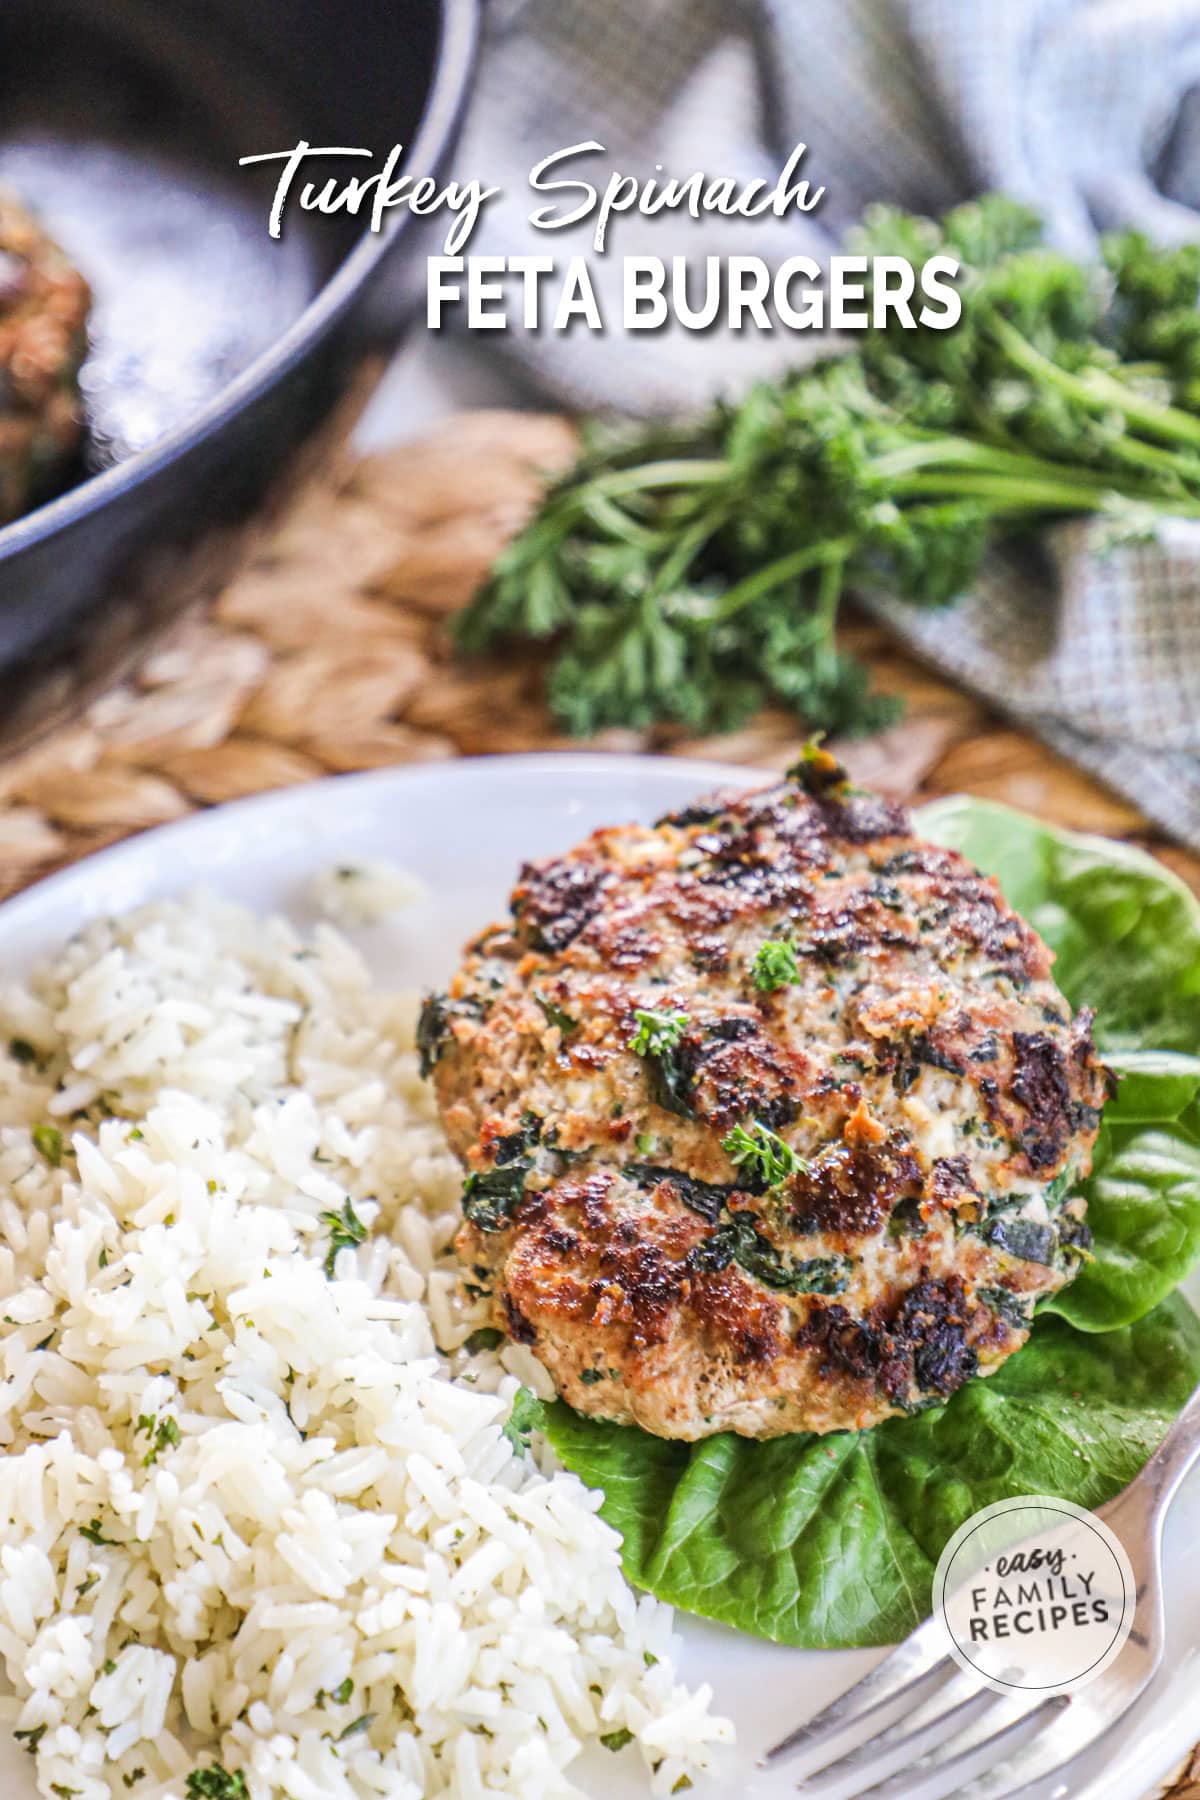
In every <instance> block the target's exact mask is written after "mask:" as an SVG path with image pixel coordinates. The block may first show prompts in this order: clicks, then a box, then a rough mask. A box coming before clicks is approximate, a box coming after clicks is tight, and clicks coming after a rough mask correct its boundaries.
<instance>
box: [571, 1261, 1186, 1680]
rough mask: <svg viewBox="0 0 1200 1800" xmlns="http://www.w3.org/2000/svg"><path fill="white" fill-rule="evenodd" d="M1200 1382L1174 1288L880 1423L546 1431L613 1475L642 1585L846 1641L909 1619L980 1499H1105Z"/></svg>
mask: <svg viewBox="0 0 1200 1800" xmlns="http://www.w3.org/2000/svg"><path fill="white" fill-rule="evenodd" d="M1197 1381H1200V1320H1197V1318H1196V1315H1195V1314H1194V1313H1193V1311H1192V1309H1191V1307H1190V1306H1189V1305H1188V1304H1187V1302H1186V1301H1185V1300H1184V1299H1183V1298H1182V1296H1180V1295H1175V1296H1174V1297H1173V1298H1172V1299H1170V1300H1168V1301H1166V1302H1165V1303H1164V1304H1163V1305H1162V1306H1160V1307H1158V1308H1157V1309H1156V1310H1155V1311H1154V1312H1152V1313H1150V1314H1149V1315H1148V1316H1147V1317H1146V1318H1143V1319H1141V1320H1140V1321H1139V1322H1138V1323H1137V1324H1136V1325H1134V1326H1131V1327H1129V1328H1128V1329H1126V1330H1122V1331H1112V1332H1107V1333H1105V1334H1103V1335H1098V1334H1095V1333H1084V1332H1080V1331H1076V1330H1074V1329H1073V1328H1072V1327H1071V1326H1070V1325H1068V1324H1067V1323H1066V1322H1065V1320H1062V1319H1056V1318H1041V1319H1039V1320H1038V1322H1037V1324H1036V1326H1035V1328H1034V1332H1033V1335H1032V1337H1031V1339H1030V1341H1029V1343H1028V1344H1027V1345H1026V1347H1025V1348H1024V1349H1023V1350H1021V1351H1020V1352H1019V1353H1018V1354H1017V1355H1016V1356H1013V1357H1010V1359H1009V1360H1008V1362H1006V1363H1004V1364H1003V1365H1002V1367H1001V1368H1000V1369H999V1370H998V1371H997V1372H996V1374H995V1375H992V1376H989V1377H988V1378H987V1379H986V1380H983V1381H974V1382H971V1383H969V1384H968V1385H967V1386H966V1387H965V1388H962V1389H961V1390H960V1391H959V1392H958V1393H957V1394H955V1395H954V1397H953V1398H952V1399H951V1400H949V1401H948V1402H947V1403H946V1405H945V1406H939V1407H936V1408H932V1409H931V1410H930V1411H928V1412H924V1413H920V1414H917V1415H916V1416H914V1417H912V1418H907V1419H889V1420H887V1421H886V1423H884V1424H882V1425H879V1426H876V1427H875V1429H874V1430H873V1431H864V1432H859V1433H852V1432H837V1433H834V1434H831V1435H830V1436H828V1437H814V1436H795V1437H783V1438H774V1439H769V1440H767V1441H766V1442H755V1441H754V1440H752V1439H748V1438H739V1437H735V1436H734V1435H733V1433H731V1432H725V1433H723V1434H722V1435H721V1436H720V1437H714V1438H708V1439H706V1440H705V1441H704V1442H702V1443H699V1444H681V1443H676V1442H668V1441H667V1440H665V1439H662V1438H655V1437H651V1436H650V1435H649V1434H648V1433H647V1432H643V1431H639V1430H637V1429H636V1428H634V1427H630V1426H622V1425H608V1424H605V1423H603V1422H601V1421H599V1420H596V1419H585V1418H583V1417H581V1416H580V1415H579V1414H578V1413H575V1412H573V1411H572V1410H571V1408H570V1407H569V1406H566V1405H564V1404H563V1403H562V1402H561V1401H559V1402H558V1403H557V1404H555V1405H554V1406H550V1407H547V1408H546V1414H545V1418H544V1421H543V1429H544V1431H545V1433H546V1435H547V1437H548V1438H549V1440H550V1442H551V1444H552V1445H553V1446H554V1449H555V1451H556V1452H557V1454H558V1456H559V1458H560V1459H561V1461H562V1462H563V1463H565V1464H566V1466H567V1467H568V1468H570V1469H573V1470H574V1471H575V1473H576V1474H578V1475H579V1476H581V1477H582V1479H583V1480H584V1481H585V1482H587V1484H588V1485H589V1487H594V1488H600V1489H601V1490H602V1491H603V1493H604V1496H605V1499H604V1506H603V1515H604V1517H605V1518H606V1519H607V1520H608V1522H609V1524H610V1525H613V1526H615V1527H616V1529H617V1530H618V1531H619V1532H620V1533H621V1535H622V1538H623V1540H624V1544H623V1550H622V1556H623V1561H624V1565H625V1572H626V1574H627V1575H628V1576H629V1578H630V1580H631V1581H632V1582H634V1583H635V1584H636V1585H637V1586H638V1587H644V1588H648V1589H649V1590H650V1591H651V1592H652V1593H654V1594H657V1595H658V1596H659V1597H660V1598H661V1599H663V1600H667V1601H670V1602H671V1603H672V1604H674V1605H675V1606H679V1607H681V1608H683V1609H684V1610H685V1611H687V1612H693V1613H700V1614H702V1615H703V1616H704V1617H706V1618H710V1619H718V1620H721V1621H722V1622H723V1623H725V1624H727V1625H733V1626H736V1627H737V1628H738V1629H739V1630H741V1631H747V1632H751V1633H753V1634H754V1635H755V1636H758V1637H767V1638H774V1639H776V1640H777V1641H778V1642H780V1643H784V1644H795V1645H800V1646H802V1647H805V1648H809V1649H834V1648H847V1647H849V1646H852V1645H854V1646H857V1645H869V1644H888V1643H894V1642H895V1641H896V1639H897V1638H900V1637H903V1636H904V1635H905V1634H906V1633H907V1632H908V1631H910V1630H912V1628H913V1627H914V1626H915V1625H917V1624H918V1623H919V1621H920V1620H921V1619H922V1618H924V1617H925V1616H926V1614H927V1613H928V1611H929V1606H930V1591H931V1587H932V1582H933V1572H934V1568H935V1566H936V1564H937V1559H938V1556H939V1555H940V1553H941V1549H942V1546H943V1545H944V1544H945V1542H946V1540H947V1539H948V1538H949V1537H950V1536H951V1535H952V1533H953V1532H954V1531H955V1530H957V1528H958V1526H959V1525H960V1524H961V1523H962V1522H963V1520H964V1519H966V1518H969V1517H970V1515H971V1514H972V1513H973V1512H975V1511H976V1510H977V1509H978V1508H980V1507H982V1506H988V1505H990V1504H991V1503H992V1502H993V1501H994V1500H1002V1499H1005V1498H1009V1497H1011V1496H1014V1495H1018V1494H1055V1495H1059V1496H1061V1497H1062V1498H1064V1499H1068V1500H1074V1501H1076V1502H1077V1503H1078V1504H1079V1505H1081V1506H1098V1505H1100V1504H1102V1503H1103V1502H1104V1501H1105V1500H1107V1499H1110V1498H1111V1496H1112V1495H1113V1494H1115V1493H1118V1492H1119V1491H1120V1489H1121V1488H1122V1487H1124V1486H1125V1484H1126V1482H1128V1481H1131V1480H1132V1479H1133V1477H1134V1476H1135V1475H1136V1474H1137V1472H1138V1470H1139V1469H1140V1468H1141V1467H1142V1464H1143V1463H1144V1462H1145V1460H1146V1458H1147V1457H1148V1456H1149V1455H1150V1453H1151V1452H1152V1451H1153V1449H1154V1448H1155V1446H1156V1445H1157V1444H1158V1442H1159V1441H1160V1440H1161V1438H1162V1437H1163V1435H1164V1434H1165V1432H1166V1430H1167V1427H1168V1425H1169V1424H1170V1422H1171V1420H1172V1418H1173V1417H1174V1416H1175V1414H1176V1413H1177V1412H1178V1411H1179V1409H1180V1408H1181V1407H1182V1405H1183V1403H1184V1401H1185V1400H1186V1399H1187V1397H1188V1395H1189V1394H1190V1392H1191V1390H1192V1388H1193V1387H1194V1386H1195V1385H1196V1383H1197Z"/></svg>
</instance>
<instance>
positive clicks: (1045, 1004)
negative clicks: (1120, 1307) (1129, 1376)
mask: <svg viewBox="0 0 1200 1800" xmlns="http://www.w3.org/2000/svg"><path fill="white" fill-rule="evenodd" d="M1051 960H1052V958H1051V953H1050V951H1049V950H1048V949H1047V948H1046V946H1045V944H1044V943H1043V942H1042V941H1041V939H1040V938H1039V937H1038V936H1037V934H1036V933H1035V932H1034V931H1032V930H1031V929H1030V927H1029V926H1028V925H1026V924H1025V923H1024V921H1023V920H1021V919H1020V918H1018V917H1017V915H1016V914H1015V913H1014V912H1013V911H1012V909H1011V908H1010V907H1009V906H1008V905H1007V904H1006V902H1005V901H1004V899H1003V897H1002V895H1001V893H1000V890H999V887H998V885H997V883H996V882H995V880H994V879H991V878H988V877H985V876H982V875H980V874H979V873H978V871H977V870H975V869H974V868H972V866H971V865H970V864H969V863H967V862H966V861H965V860H964V859H963V858H962V857H961V856H959V855H958V854H957V853H956V852H954V851H952V850H943V849H940V848H938V847H937V846H936V845H933V844H928V843H924V842H922V841H921V840H920V839H918V838H916V837H914V836H913V832H912V827H911V824H910V822H909V820H908V818H907V816H906V814H905V813H904V812H903V811H902V810H901V809H900V808H898V807H895V806H892V805H889V804H887V803H885V802H884V801H882V800H880V799H877V798H875V797H873V796H871V795H869V794H864V793H862V792H861V791H859V790H857V789H854V788H852V787H851V786H850V784H849V783H848V781H847V780H846V778H845V775H844V773H843V771H842V770H841V769H840V768H839V767H838V766H837V764H836V763H835V762H834V760H833V759H832V757H830V756H829V755H828V754H827V753H825V752H823V751H819V750H817V751H814V750H810V751H808V752H807V753H806V755H805V757H804V758H803V760H802V761H801V762H800V763H799V764H798V765H797V767H796V768H795V769H794V770H792V771H791V772H790V774H789V777H788V778H787V779H786V780H785V781H783V782H781V783H779V784H778V785H775V786H771V787H767V788H763V789H759V790H757V791H755V792H752V793H749V794H742V795H736V794H729V793H723V794H720V795H717V796H714V797H713V798H712V799H709V800H704V801H702V802H700V803H699V804H697V805H695V806H692V807H689V808H687V809H686V810H685V811H683V812H680V813H675V814H672V815H670V816H669V817H667V818H665V819H662V820H660V821H659V823H658V824H657V825H656V826H654V827H653V828H652V829H651V828H646V827H641V826H634V825H628V826H617V827H614V828H611V829H607V830H602V831H597V832H595V833H594V834H593V835H592V836H591V837H590V838H589V839H587V841H586V842H585V843H583V844H581V845H579V846H578V848H576V849H574V850H572V851H570V852H568V853H567V854H566V855H565V856H561V857H555V858H553V859H551V860H549V861H545V862H540V863H536V864H531V865H528V866H527V867H526V868H525V869H524V870H523V871H522V874H521V879H520V881H519V883H518V885H517V888H516V890H515V892H514V894H513V897H512V919H511V922H509V923H506V924H503V925H496V926H493V927H491V928H490V929H489V930H487V931H485V932H484V933H483V935H482V936H481V937H479V938H478V939H476V941H475V942H474V943H473V944H472V945H470V946H469V948H468V951H467V954H466V960H465V961H464V963H463V965H462V967H461V968H460V970H459V972H458V974H457V975H456V976H455V978H454V980H453V982H452V984H451V987H450V990H449V992H448V994H445V995H431V996H429V997H428V998H427V1000H426V1002H425V1006H424V1010H423V1013H422V1019H421V1030H420V1040H419V1041H420V1045H421V1051H422V1057H423V1063H424V1067H425V1070H426V1072H427V1073H429V1074H431V1075H432V1076H433V1079H434V1081H435V1083H436V1087H437V1093H438V1098H439V1102H440V1105H441V1109H442V1114H443V1118H444V1120H445V1124H446V1129H447V1132H448V1134H449V1137H450V1141H451V1143H452V1145H453V1147H454V1149H455V1150H456V1152H457V1153H458V1155H459V1156H460V1157H461V1158H462V1160H463V1162H464V1163H465V1164H466V1166H467V1169H468V1171H469V1172H468V1175H467V1179H466V1185H465V1189H464V1194H463V1211H464V1215H465V1222H464V1224H463V1227H462V1229H461V1231H460V1233H459V1237H458V1240H457V1242H458V1249H459V1252H460V1255H461V1257H462V1259H463V1262H464V1264H465V1265H466V1272H465V1276H464V1279H465V1280H466V1281H467V1282H468V1284H471V1285H473V1286H474V1287H476V1288H478V1289H480V1290H482V1291H483V1292H485V1293H486V1294H488V1295H489V1296H490V1299H491V1304H492V1308H493V1312H494V1317H495V1322H496V1324H497V1325H499V1326H501V1327H502V1328H503V1329H504V1330H505V1331H506V1332H507V1333H508V1334H509V1335H510V1336H511V1337H513V1338H515V1339H516V1340H518V1341H519V1342H521V1343H525V1344H528V1345H529V1346H530V1347H531V1349H532V1350H533V1352H534V1354H535V1355H536V1356H537V1357H538V1358H539V1360H540V1361H541V1362H542V1363H543V1364H544V1365H545V1367H546V1369H547V1370H548V1371H549V1373H550V1375H551V1376H552V1378H553V1380H554V1382H555V1384H556V1386H557V1388H558V1391H559V1393H560V1394H561V1395H562V1396H563V1398H564V1399H566V1400H568V1401H569V1402H570V1404H571V1405H572V1406H574V1407H576V1408H577V1409H578V1410H579V1411H580V1412H585V1413H593V1414H596V1415H598V1416H600V1417H603V1418H607V1419H614V1420H620V1421H623V1422H635V1423H637V1424H638V1425H641V1426H643V1427H644V1428H645V1429H646V1430H648V1431H652V1432H656V1433H658V1434H659V1435H661V1436H664V1437H673V1438H689V1439H691V1438H701V1437H705V1436H708V1435H709V1434H710V1433H712V1432H717V1431H725V1430H732V1431H737V1432H741V1433H743V1434H745V1435H747V1436H755V1437H770V1436H775V1435H777V1434H779V1433H782V1432H792V1431H838V1430H846V1429H850V1430H859V1429H862V1428H863V1427H865V1426H869V1425H874V1424H876V1423H877V1422H878V1421H879V1420H880V1419H884V1418H887V1417H888V1416H889V1415H890V1414H892V1413H897V1412H908V1411H912V1410H913V1409H915V1408H919V1407H922V1406H926V1405H929V1404H932V1403H936V1402H937V1401H940V1400H943V1399H945V1398H946V1397H947V1396H948V1395H949V1394H951V1393H953V1392H954V1391H955V1389H956V1388H959V1387H961V1386H962V1384H963V1383H964V1382H965V1381H967V1380H969V1379H970V1378H971V1377H972V1376H974V1375H987V1374H990V1373H991V1371H992V1370H993V1369H995V1368H997V1367H998V1366H999V1364H1000V1363H1001V1362H1003V1361H1004V1359H1005V1357H1007V1356H1009V1355H1011V1354H1012V1352H1013V1351H1014V1350H1016V1349H1019V1348H1020V1346H1021V1345H1022V1344H1023V1343H1024V1342H1025V1340H1026V1338H1027V1336H1028V1333H1029V1326H1030V1319H1031V1314H1032V1311H1033V1306H1034V1303H1035V1301H1036V1300H1037V1299H1038V1297H1039V1296H1040V1295H1043V1294H1050V1293H1053V1292H1054V1291H1055V1290H1056V1289H1057V1288H1060V1287H1062V1286H1063V1285H1064V1284H1065V1283H1066V1282H1068V1281H1070V1279H1071V1277H1072V1275H1073V1274H1074V1273H1075V1271H1076V1269H1077V1268H1078V1266H1079V1262H1080V1260H1081V1258H1082V1257H1083V1256H1084V1255H1086V1252H1087V1247H1088V1243H1089V1233H1088V1230H1087V1226H1086V1225H1085V1224H1084V1221H1083V1213H1084V1203H1083V1201H1082V1199H1081V1198H1079V1197H1077V1196H1076V1195H1075V1194H1074V1188H1075V1185H1076V1183H1077V1182H1078V1181H1079V1180H1080V1178H1082V1177H1083V1176H1084V1175H1086V1174H1087V1172H1088V1170H1089V1168H1090V1166H1091V1152H1092V1146H1093V1144H1094V1142H1095V1139H1096V1134H1097V1130H1098V1126H1099V1119H1100V1109H1101V1107H1102V1105H1103V1103H1104V1099H1105V1097H1106V1074H1105V1071H1104V1069H1103V1068H1102V1066H1101V1064H1100V1063H1099V1061H1098V1060H1097V1057H1096V1053H1095V1049H1094V1046H1093V1043H1092V1034H1091V1015H1090V1014H1088V1013H1086V1012H1081V1013H1079V1014H1077V1015H1076V1016H1075V1017H1074V1018H1072V1015H1071V1011H1070V1008H1069V1007H1068V1006H1067V1004H1066V1002H1065V1001H1064V999H1063V997H1062V995H1061V994H1060V993H1059V991H1058V989H1057V988H1056V987H1055V986H1054V984H1053V982H1052V981H1051V980H1050V964H1051Z"/></svg>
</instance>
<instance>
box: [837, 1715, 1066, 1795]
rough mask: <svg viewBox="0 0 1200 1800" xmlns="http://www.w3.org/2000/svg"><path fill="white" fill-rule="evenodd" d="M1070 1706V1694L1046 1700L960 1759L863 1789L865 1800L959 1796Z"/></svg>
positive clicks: (908, 1771)
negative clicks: (968, 1784)
mask: <svg viewBox="0 0 1200 1800" xmlns="http://www.w3.org/2000/svg"><path fill="white" fill-rule="evenodd" d="M1070 1704H1071V1701H1070V1698H1069V1696H1067V1695H1066V1694H1060V1695H1057V1696H1056V1697H1055V1698H1054V1699H1053V1700H1043V1701H1042V1702H1041V1704H1040V1705H1039V1706H1035V1707H1034V1709H1033V1711H1032V1712H1027V1713H1023V1714H1022V1716H1021V1717H1020V1718H1019V1719H1014V1720H1013V1722H1012V1724H1011V1725H1006V1726H1005V1727H1004V1729H1003V1730H1002V1731H997V1732H996V1733H995V1734H994V1735H993V1736H992V1737H988V1738H984V1739H983V1740H982V1742H980V1743H978V1744H972V1745H970V1747H969V1748H968V1749H966V1750H960V1751H959V1753H958V1755H957V1756H949V1757H946V1758H944V1759H943V1760H942V1761H941V1762H937V1763H931V1764H930V1765H929V1767H928V1768H927V1769H913V1768H911V1767H910V1768H908V1769H903V1770H901V1772H900V1774H899V1775H893V1776H891V1777H890V1779H889V1780H887V1781H883V1782H880V1783H879V1785H878V1786H877V1787H873V1788H866V1789H863V1790H862V1791H861V1800H944V1797H945V1796H946V1795H947V1794H956V1793H957V1792H958V1790H959V1789H960V1788H961V1787H962V1785H963V1783H964V1782H967V1781H971V1780H973V1779H974V1777H975V1776H976V1775H982V1774H983V1773H984V1771H985V1770H987V1769H994V1768H996V1767H998V1765H999V1764H1000V1763H1002V1762H1004V1761H1005V1760H1006V1758H1007V1757H1009V1756H1012V1755H1013V1754H1014V1753H1015V1752H1016V1751H1018V1750H1023V1749H1024V1748H1025V1746H1026V1744H1029V1743H1031V1742H1032V1741H1033V1739H1034V1738H1036V1737H1037V1736H1038V1735H1039V1734H1040V1733H1041V1732H1042V1731H1044V1730H1045V1729H1046V1727H1047V1726H1048V1725H1050V1724H1051V1723H1052V1722H1053V1721H1054V1720H1055V1719H1056V1718H1058V1716H1059V1714H1060V1713H1061V1712H1062V1711H1063V1709H1064V1708H1065V1707H1068V1706H1070Z"/></svg>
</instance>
